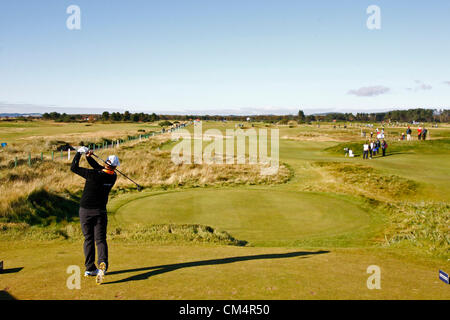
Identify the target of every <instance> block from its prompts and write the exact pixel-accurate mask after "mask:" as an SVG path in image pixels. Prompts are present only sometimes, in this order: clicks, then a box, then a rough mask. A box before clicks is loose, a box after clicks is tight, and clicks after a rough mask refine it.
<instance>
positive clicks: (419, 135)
mask: <svg viewBox="0 0 450 320" xmlns="http://www.w3.org/2000/svg"><path fill="white" fill-rule="evenodd" d="M421 138H422V127H419V129H417V139H419V140H420V139H421Z"/></svg>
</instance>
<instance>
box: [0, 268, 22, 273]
mask: <svg viewBox="0 0 450 320" xmlns="http://www.w3.org/2000/svg"><path fill="white" fill-rule="evenodd" d="M22 269H23V267H19V268H10V269H3V270H0V274H6V273H16V272H19V271H20V270H22Z"/></svg>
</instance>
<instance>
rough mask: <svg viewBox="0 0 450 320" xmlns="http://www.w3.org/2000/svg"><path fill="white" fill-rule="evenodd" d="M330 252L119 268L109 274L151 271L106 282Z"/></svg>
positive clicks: (126, 280) (135, 279)
mask: <svg viewBox="0 0 450 320" xmlns="http://www.w3.org/2000/svg"><path fill="white" fill-rule="evenodd" d="M329 252H330V251H316V252H305V251H298V252H289V253H275V254H260V255H255V256H241V257H230V258H223V259H212V260H202V261H193V262H185V263H175V264H167V265H161V266H153V267H144V268H136V269H127V270H119V271H112V272H108V273H107V275H115V274H122V273H129V272H139V271H148V270H151V271H149V272H144V273H141V274H138V275H135V276H131V277H128V278H125V279H122V280H117V281H111V282H107V283H104V284H113V283H123V282H128V281H138V280H146V279H148V278H150V277H152V276H156V275H159V274H163V273H166V272H171V271H176V270H178V269H182V268H190V267H200V266H210V265H219V264H227V263H233V262H242V261H251V260H263V259H282V258H293V257H300V256H310V255H315V254H324V253H329Z"/></svg>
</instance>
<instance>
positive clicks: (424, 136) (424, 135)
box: [422, 127, 428, 140]
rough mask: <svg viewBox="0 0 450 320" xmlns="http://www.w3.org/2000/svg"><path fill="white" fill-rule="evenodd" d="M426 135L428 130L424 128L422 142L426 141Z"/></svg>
mask: <svg viewBox="0 0 450 320" xmlns="http://www.w3.org/2000/svg"><path fill="white" fill-rule="evenodd" d="M427 133H428V130H427V129H426V128H425V127H424V128H423V131H422V140H426V139H427Z"/></svg>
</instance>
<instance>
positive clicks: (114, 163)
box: [106, 155, 120, 167]
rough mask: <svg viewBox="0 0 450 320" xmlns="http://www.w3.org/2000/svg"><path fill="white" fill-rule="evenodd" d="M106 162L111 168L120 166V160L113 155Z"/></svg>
mask: <svg viewBox="0 0 450 320" xmlns="http://www.w3.org/2000/svg"><path fill="white" fill-rule="evenodd" d="M106 162H108V163H109V165H110V166H113V167H118V166H120V162H119V158H118V157H117V156H115V155H111V156H109V157H108V160H106Z"/></svg>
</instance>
